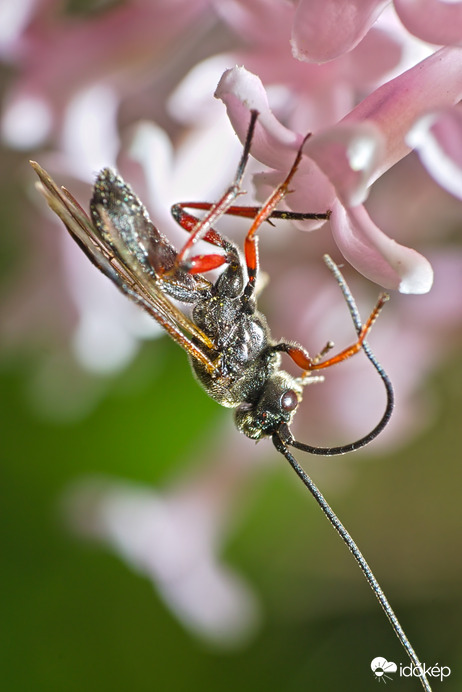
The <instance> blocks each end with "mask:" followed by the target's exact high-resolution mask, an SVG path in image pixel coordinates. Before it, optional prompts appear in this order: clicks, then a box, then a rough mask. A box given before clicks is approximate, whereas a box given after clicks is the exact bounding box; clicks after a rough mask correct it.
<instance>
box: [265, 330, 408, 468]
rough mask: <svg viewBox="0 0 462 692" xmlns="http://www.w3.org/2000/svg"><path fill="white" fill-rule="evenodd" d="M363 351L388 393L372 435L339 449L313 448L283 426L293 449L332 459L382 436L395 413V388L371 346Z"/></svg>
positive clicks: (281, 430)
mask: <svg viewBox="0 0 462 692" xmlns="http://www.w3.org/2000/svg"><path fill="white" fill-rule="evenodd" d="M362 349H363V351H364V352H365V354H366V355H367V357H368V358H369V360H370V361H371V363H372V365H373V366H374V368H375V369H376V370H377V372H378V373H379V375H380V377H381V378H382V381H383V384H384V385H385V389H386V392H387V405H386V407H385V411H384V414H383V416H382V418H381V419H380V421H379V422H378V423H377V425H376V426H375V428H374V429H373V430H371V431H370V433H368V434H367V435H364V437H361V438H360V439H359V440H356V441H355V442H350V443H349V444H346V445H340V446H339V447H313V446H311V445H308V444H305V443H304V442H298V441H297V440H294V438H293V437H292V433H291V432H290V430H289V427H288V426H287V425H286V424H283V425H281V427H280V428H279V432H280V433H281V434H282V436H283V437H284V439H285V440H286V443H287V444H289V445H290V446H291V447H295V448H296V449H300V450H302V451H303V452H308V453H309V454H317V455H320V456H325V457H332V456H337V455H339V454H347V453H348V452H354V451H355V450H356V449H361V447H365V446H366V445H368V444H369V442H372V440H374V439H375V438H376V437H377V435H380V433H381V432H382V430H383V429H384V428H385V427H386V425H387V424H388V421H389V420H390V418H391V414H392V412H393V406H394V403H395V397H394V394H393V387H392V384H391V381H390V379H389V377H388V375H387V373H386V372H385V370H384V369H383V368H382V366H381V365H380V363H379V362H378V360H377V359H376V357H375V356H374V354H373V353H372V351H371V349H370V348H369V345H368V344H366V343H364V344H363V345H362Z"/></svg>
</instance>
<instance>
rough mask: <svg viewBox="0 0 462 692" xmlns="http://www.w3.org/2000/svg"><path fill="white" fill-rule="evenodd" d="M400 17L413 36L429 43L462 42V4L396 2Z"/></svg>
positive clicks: (427, 0) (429, 0) (414, 0)
mask: <svg viewBox="0 0 462 692" xmlns="http://www.w3.org/2000/svg"><path fill="white" fill-rule="evenodd" d="M394 5H395V10H396V13H397V14H398V17H399V18H400V20H401V21H402V23H403V24H404V26H405V27H406V29H407V30H408V31H410V33H411V34H414V36H417V37H418V38H421V39H422V40H423V41H428V42H429V43H437V44H442V45H448V44H450V43H457V42H458V41H462V2H454V0H452V2H448V0H446V1H445V0H395V2H394Z"/></svg>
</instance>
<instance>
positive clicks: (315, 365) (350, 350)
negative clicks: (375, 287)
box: [274, 293, 389, 372]
mask: <svg viewBox="0 0 462 692" xmlns="http://www.w3.org/2000/svg"><path fill="white" fill-rule="evenodd" d="M388 297H389V296H388V294H387V293H383V294H382V295H381V296H380V297H379V300H378V302H377V305H376V306H375V308H374V309H373V311H372V312H371V314H370V316H369V319H368V320H367V322H366V323H365V324H364V325H363V327H362V329H361V331H360V333H359V335H358V340H357V341H356V342H355V343H354V344H352V345H351V346H348V347H347V348H345V349H343V351H340V353H337V355H336V356H333V357H332V358H328V359H327V360H324V361H321V362H317V358H311V357H310V356H309V355H308V353H307V351H305V349H304V348H302V347H301V346H297V345H295V344H285V343H282V344H277V345H276V346H275V347H274V350H275V351H281V352H283V353H287V355H289V356H290V357H291V358H292V360H293V361H294V363H296V365H298V366H299V367H300V368H302V370H304V371H305V372H312V371H313V370H321V369H323V368H330V367H331V366H332V365H336V364H337V363H341V362H342V361H344V360H347V359H348V358H351V356H354V355H355V353H358V351H360V350H361V348H362V345H363V343H364V341H365V339H366V336H367V335H368V333H369V332H370V330H371V327H372V325H373V324H374V322H375V320H376V319H377V317H378V314H379V312H380V311H381V309H382V308H383V306H384V304H385V303H386V301H387V300H388Z"/></svg>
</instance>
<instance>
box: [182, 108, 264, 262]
mask: <svg viewBox="0 0 462 692" xmlns="http://www.w3.org/2000/svg"><path fill="white" fill-rule="evenodd" d="M257 118H258V112H257V111H256V110H252V111H250V123H249V129H248V130H247V135H246V138H245V143H244V150H243V152H242V156H241V160H240V161H239V165H238V167H237V171H236V176H235V178H234V181H233V183H232V185H230V187H229V188H228V189H227V190H226V192H225V193H224V195H223V196H222V197H221V198H220V199H219V200H218V202H216V203H215V204H213V205H212V206H211V207H210V209H209V211H208V213H207V214H206V216H205V217H204V218H203V219H201V220H196V225H195V227H194V228H191V229H190V230H189V232H190V233H191V235H190V236H189V238H188V240H187V241H186V243H185V244H184V245H183V248H182V249H181V250H180V252H179V253H178V255H177V257H176V261H175V266H174V267H173V268H172V270H171V273H173V274H174V273H175V271H176V270H177V269H179V268H180V267H183V266H186V267H188V270H189V271H191V270H194V269H195V273H198V272H200V268H198V265H199V267H200V264H201V263H200V260H198V261H197V262H196V263H195V262H194V261H193V263H192V266H191V269H189V266H190V261H189V260H188V261H187V254H188V252H189V251H190V249H191V248H192V246H193V245H194V244H195V243H197V241H198V240H201V239H202V238H205V237H206V236H207V235H208V234H209V232H212V235H213V236H218V234H217V233H216V231H214V230H213V225H214V223H215V222H216V221H217V220H218V219H219V218H221V217H222V216H223V214H225V213H226V210H227V209H229V207H230V206H231V205H232V203H233V201H234V200H235V199H236V197H237V196H238V195H239V194H241V182H242V177H243V175H244V171H245V168H246V166H247V162H248V160H249V156H250V146H251V144H252V139H253V134H254V131H255V123H256V122H257ZM191 218H194V217H191ZM188 223H189V222H187V225H188ZM186 230H188V229H186ZM209 242H210V241H209ZM213 244H215V243H213ZM220 246H221V244H220ZM219 257H220V256H219V255H215V258H216V262H218V264H216V266H218V267H219V266H221V264H224V262H225V261H226V260H223V261H220V260H219V259H218V258H219ZM210 264H213V261H210V260H209V265H210ZM194 265H195V266H194ZM209 268H213V267H210V266H209ZM204 271H206V270H204ZM191 273H194V271H191Z"/></svg>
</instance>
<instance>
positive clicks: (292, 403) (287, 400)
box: [281, 389, 298, 413]
mask: <svg viewBox="0 0 462 692" xmlns="http://www.w3.org/2000/svg"><path fill="white" fill-rule="evenodd" d="M297 406H298V396H297V395H296V393H295V392H294V390H293V389H287V390H286V391H285V392H284V394H283V395H282V396H281V408H282V410H283V411H286V412H287V413H290V411H293V410H294V409H296V408H297Z"/></svg>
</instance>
